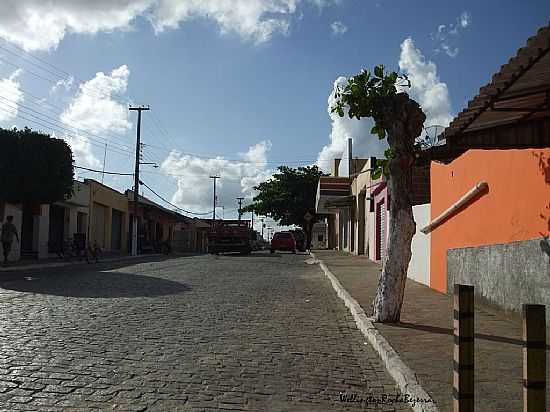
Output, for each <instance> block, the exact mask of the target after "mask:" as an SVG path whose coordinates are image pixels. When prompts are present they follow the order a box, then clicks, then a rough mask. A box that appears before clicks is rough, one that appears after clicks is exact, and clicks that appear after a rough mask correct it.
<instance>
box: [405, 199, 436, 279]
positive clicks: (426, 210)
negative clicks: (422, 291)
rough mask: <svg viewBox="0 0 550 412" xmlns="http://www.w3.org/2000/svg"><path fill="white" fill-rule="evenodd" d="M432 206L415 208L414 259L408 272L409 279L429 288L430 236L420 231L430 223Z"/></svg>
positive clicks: (412, 246)
mask: <svg viewBox="0 0 550 412" xmlns="http://www.w3.org/2000/svg"><path fill="white" fill-rule="evenodd" d="M430 206H431V205H430V204H426V205H418V206H413V216H414V221H415V222H416V233H415V235H414V237H413V240H412V245H411V249H412V258H411V262H410V263H409V270H408V272H407V277H409V278H411V279H413V280H416V281H417V282H420V283H423V284H424V285H427V286H429V285H430V234H429V233H428V234H427V235H425V234H424V233H422V232H421V231H420V229H421V228H423V227H424V226H426V225H428V223H430V210H431V207H430Z"/></svg>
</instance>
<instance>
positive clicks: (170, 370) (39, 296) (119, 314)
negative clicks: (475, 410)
mask: <svg viewBox="0 0 550 412" xmlns="http://www.w3.org/2000/svg"><path fill="white" fill-rule="evenodd" d="M305 259H306V256H300V255H298V256H293V255H287V254H284V255H277V254H276V255H269V254H255V255H252V256H249V257H247V256H220V257H214V256H198V257H197V256H195V257H186V258H176V259H171V260H165V261H160V262H153V263H140V264H128V263H124V264H120V265H118V266H115V265H111V266H108V265H107V264H103V265H101V264H100V265H98V266H86V267H78V268H63V269H57V270H55V271H51V272H44V271H43V272H37V273H34V274H33V273H27V274H25V275H26V276H28V277H27V278H19V279H13V278H12V280H5V278H4V280H0V287H1V289H0V329H1V334H0V410H6V411H18V410H35V411H36V410H38V411H89V410H101V411H103V410H127V411H214V410H248V411H340V410H350V411H360V410H364V409H371V410H372V409H377V408H381V409H382V410H410V409H409V408H408V406H407V405H405V404H403V403H394V404H386V405H384V406H379V407H376V406H372V405H369V406H368V407H366V406H365V403H362V404H361V403H358V402H355V403H346V402H342V401H341V399H340V393H341V392H345V393H347V394H348V395H350V394H357V395H358V396H359V397H363V398H366V397H368V396H369V395H374V396H376V397H380V396H382V395H383V394H388V395H391V396H393V397H395V396H396V393H397V388H396V386H395V384H394V382H393V381H392V380H391V378H390V377H389V375H388V374H387V373H386V371H385V370H384V368H383V366H382V364H381V362H380V361H379V359H378V358H377V356H376V354H375V353H374V352H373V351H372V349H371V348H370V347H369V346H368V345H367V344H366V343H365V340H364V339H363V336H362V335H361V334H360V332H359V331H358V330H357V329H356V327H355V324H354V323H353V320H352V318H351V316H350V315H349V314H348V312H347V309H346V308H345V307H344V305H343V304H342V303H341V301H340V300H339V299H338V298H337V297H336V295H335V293H334V291H333V290H332V288H331V286H330V285H329V283H328V281H327V280H326V279H325V277H324V276H323V275H322V273H321V271H320V269H319V267H318V266H317V265H306V264H305V263H304V261H305ZM1 276H5V274H3V275H1ZM0 279H2V277H0Z"/></svg>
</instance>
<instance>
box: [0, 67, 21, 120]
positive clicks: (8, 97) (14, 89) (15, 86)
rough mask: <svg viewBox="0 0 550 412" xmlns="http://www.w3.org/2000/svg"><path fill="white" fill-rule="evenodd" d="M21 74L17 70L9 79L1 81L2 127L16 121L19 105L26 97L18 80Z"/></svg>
mask: <svg viewBox="0 0 550 412" xmlns="http://www.w3.org/2000/svg"><path fill="white" fill-rule="evenodd" d="M21 72H22V71H21V69H17V70H16V71H14V72H13V73H12V74H11V75H10V76H9V77H7V78H4V79H0V96H1V97H2V98H0V103H1V104H0V109H1V110H0V125H4V126H7V123H8V122H11V121H12V120H13V119H15V117H16V116H17V113H18V111H19V110H18V108H19V104H20V103H22V102H23V99H24V95H23V92H22V91H21V89H20V84H19V81H18V80H17V78H18V77H19V75H20V74H21Z"/></svg>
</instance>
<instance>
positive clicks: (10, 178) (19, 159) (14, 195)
mask: <svg viewBox="0 0 550 412" xmlns="http://www.w3.org/2000/svg"><path fill="white" fill-rule="evenodd" d="M73 176H74V170H73V155H72V151H71V148H70V147H69V145H68V144H67V143H66V142H65V141H64V140H62V139H56V138H51V137H50V136H49V135H46V134H43V133H39V132H35V131H32V130H31V129H29V128H25V129H23V130H18V129H15V128H14V129H12V130H7V129H2V128H0V201H4V202H10V203H25V202H37V203H53V202H57V201H60V200H64V199H66V198H67V197H69V196H71V195H72V188H73Z"/></svg>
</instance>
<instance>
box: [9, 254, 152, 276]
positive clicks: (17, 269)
mask: <svg viewBox="0 0 550 412" xmlns="http://www.w3.org/2000/svg"><path fill="white" fill-rule="evenodd" d="M154 256H161V254H160V253H155V254H151V255H138V256H121V257H115V258H107V259H102V260H100V261H99V262H97V263H110V262H119V261H124V260H133V259H138V258H145V257H154ZM86 263H87V262H86V261H85V260H83V261H76V262H75V261H73V262H52V263H36V264H32V265H24V266H8V267H0V273H1V272H21V271H24V270H33V269H49V268H59V267H65V266H78V265H83V264H86ZM94 263H96V262H91V264H94Z"/></svg>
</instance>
